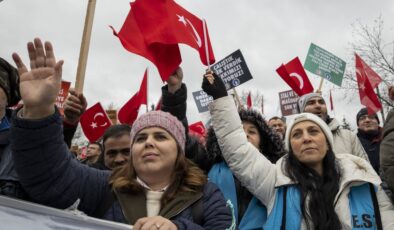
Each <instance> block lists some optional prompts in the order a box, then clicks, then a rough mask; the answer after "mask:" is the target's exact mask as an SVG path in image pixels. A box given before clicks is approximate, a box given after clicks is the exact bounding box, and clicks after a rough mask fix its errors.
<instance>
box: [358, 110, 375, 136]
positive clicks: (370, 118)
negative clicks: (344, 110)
mask: <svg viewBox="0 0 394 230" xmlns="http://www.w3.org/2000/svg"><path fill="white" fill-rule="evenodd" d="M358 128H359V129H360V130H362V131H364V132H366V133H368V132H376V131H377V130H378V129H379V124H378V121H377V120H376V117H375V115H368V114H366V115H363V116H361V117H360V119H359V120H358Z"/></svg>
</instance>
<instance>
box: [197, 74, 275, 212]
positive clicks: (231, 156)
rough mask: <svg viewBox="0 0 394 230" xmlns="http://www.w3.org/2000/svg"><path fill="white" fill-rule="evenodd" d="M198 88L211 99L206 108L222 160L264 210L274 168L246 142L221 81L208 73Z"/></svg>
mask: <svg viewBox="0 0 394 230" xmlns="http://www.w3.org/2000/svg"><path fill="white" fill-rule="evenodd" d="M210 81H211V82H212V83H210ZM202 88H203V89H204V91H205V92H206V93H207V94H208V95H211V96H212V97H213V98H214V101H213V102H212V104H211V105H210V112H211V116H212V125H213V128H214V130H215V134H216V137H217V138H218V143H219V145H220V148H221V150H222V155H223V157H224V159H225V160H226V162H227V164H228V165H229V167H230V169H231V171H232V172H233V173H234V175H235V176H236V177H237V178H238V179H239V180H240V181H241V183H242V185H244V186H245V187H247V189H248V190H249V191H250V192H251V193H253V195H255V196H256V197H257V198H258V199H260V200H261V201H262V202H263V203H264V204H265V205H267V206H268V205H269V202H270V201H271V200H272V196H274V187H275V182H276V166H275V165H274V164H272V163H271V162H270V161H269V160H268V159H266V158H265V157H264V155H263V154H261V153H260V152H259V150H258V149H256V148H255V147H254V146H253V145H252V144H251V143H249V142H248V140H247V138H246V134H245V132H244V130H243V126H242V122H241V119H240V118H239V115H238V112H237V109H236V107H235V103H234V101H233V99H232V98H231V97H229V96H227V91H226V88H225V86H224V83H223V82H222V80H221V79H220V78H219V77H218V76H216V75H213V74H212V73H211V72H208V74H206V75H205V76H204V80H203V85H202Z"/></svg>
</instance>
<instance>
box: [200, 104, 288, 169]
mask: <svg viewBox="0 0 394 230" xmlns="http://www.w3.org/2000/svg"><path fill="white" fill-rule="evenodd" d="M239 116H240V118H241V120H242V121H249V122H251V123H252V124H254V125H255V126H256V127H257V130H258V132H259V134H260V151H261V152H262V153H263V154H264V156H265V157H267V158H268V160H270V161H271V162H272V163H275V162H276V161H277V160H278V159H279V158H280V157H282V156H283V155H284V154H285V153H286V152H285V150H284V145H283V142H282V140H281V138H280V137H279V136H278V135H277V134H275V133H274V132H273V131H272V129H271V128H269V127H268V125H267V122H266V121H265V119H264V118H263V116H261V114H260V113H259V112H257V111H255V110H253V109H242V110H240V111H239ZM206 148H207V154H208V158H209V159H210V161H212V162H213V163H219V162H221V161H223V160H224V159H223V156H222V151H221V150H220V147H219V144H218V141H217V138H216V135H215V131H214V130H213V127H210V128H209V129H208V134H207V142H206Z"/></svg>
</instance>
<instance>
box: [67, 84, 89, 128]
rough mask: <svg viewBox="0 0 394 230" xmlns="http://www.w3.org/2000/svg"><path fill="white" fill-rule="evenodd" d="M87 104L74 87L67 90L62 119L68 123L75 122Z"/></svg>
mask: <svg viewBox="0 0 394 230" xmlns="http://www.w3.org/2000/svg"><path fill="white" fill-rule="evenodd" d="M87 106H88V104H87V102H86V98H85V96H84V95H83V94H78V93H77V92H76V91H75V89H72V88H71V89H70V90H69V95H68V97H67V98H66V101H65V102H64V105H63V108H64V121H66V122H68V123H70V124H75V125H76V124H77V123H78V121H79V118H80V117H81V115H82V113H84V112H85V110H86V107H87Z"/></svg>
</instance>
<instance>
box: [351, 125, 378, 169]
mask: <svg viewBox="0 0 394 230" xmlns="http://www.w3.org/2000/svg"><path fill="white" fill-rule="evenodd" d="M357 137H358V139H359V140H360V143H361V145H362V146H363V148H364V150H365V151H366V152H367V155H368V159H369V162H370V163H371V165H372V167H373V169H375V172H376V173H377V174H379V172H380V170H379V169H380V163H379V151H380V142H381V141H382V129H381V128H380V127H379V130H378V131H377V132H376V133H375V134H367V133H365V132H364V131H362V130H360V129H359V130H358V132H357Z"/></svg>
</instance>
